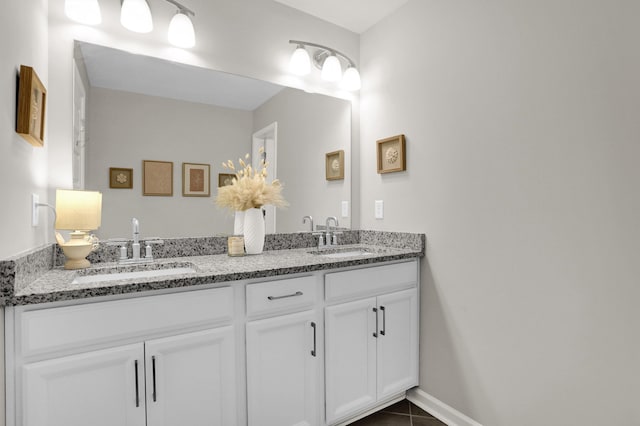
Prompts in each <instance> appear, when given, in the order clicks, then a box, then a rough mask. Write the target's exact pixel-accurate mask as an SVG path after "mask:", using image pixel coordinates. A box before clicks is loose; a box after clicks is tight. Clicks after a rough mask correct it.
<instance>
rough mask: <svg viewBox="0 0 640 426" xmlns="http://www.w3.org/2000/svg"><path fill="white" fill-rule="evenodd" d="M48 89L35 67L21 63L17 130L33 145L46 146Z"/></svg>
mask: <svg viewBox="0 0 640 426" xmlns="http://www.w3.org/2000/svg"><path fill="white" fill-rule="evenodd" d="M46 104H47V89H46V88H45V87H44V85H43V84H42V82H41V81H40V79H39V78H38V75H37V74H36V72H35V71H34V70H33V68H31V67H28V66H26V65H20V83H19V84H18V114H17V119H16V132H17V133H18V134H19V135H20V136H22V137H23V138H24V139H25V140H26V141H27V142H29V143H30V144H31V145H33V146H37V147H41V146H44V120H45V110H46Z"/></svg>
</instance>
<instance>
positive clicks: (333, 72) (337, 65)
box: [167, 0, 361, 91]
mask: <svg viewBox="0 0 640 426" xmlns="http://www.w3.org/2000/svg"><path fill="white" fill-rule="evenodd" d="M167 1H168V0H167ZM289 43H291V44H295V45H296V50H295V51H294V52H293V54H292V55H291V60H290V61H289V69H290V71H291V72H292V73H294V74H296V75H307V74H309V72H310V68H311V67H310V62H311V61H310V59H309V58H310V56H309V52H308V51H307V49H306V47H310V48H313V49H315V51H314V52H313V64H314V65H315V66H316V68H318V69H320V70H321V71H322V72H321V76H322V79H323V80H326V81H331V82H336V81H340V80H342V83H341V87H342V88H344V89H346V90H351V91H356V90H360V86H361V83H360V73H359V72H358V69H357V68H356V64H355V62H353V60H352V59H351V58H349V57H348V56H347V55H345V54H344V53H341V52H338V51H337V50H335V49H332V48H330V47H327V46H323V45H321V44H317V43H310V42H307V41H299V40H289ZM341 60H342V61H343V62H345V64H346V67H347V70H346V71H345V73H344V75H343V74H342V64H341V62H340V61H341Z"/></svg>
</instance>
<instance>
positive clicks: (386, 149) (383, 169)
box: [376, 135, 407, 173]
mask: <svg viewBox="0 0 640 426" xmlns="http://www.w3.org/2000/svg"><path fill="white" fill-rule="evenodd" d="M376 144H377V147H376V152H377V156H378V173H393V172H402V171H405V170H406V169H407V166H406V160H407V159H406V151H405V145H406V142H405V137H404V135H397V136H392V137H389V138H385V139H380V140H379V141H377V142H376Z"/></svg>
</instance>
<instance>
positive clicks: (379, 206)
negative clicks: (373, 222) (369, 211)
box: [375, 200, 384, 219]
mask: <svg viewBox="0 0 640 426" xmlns="http://www.w3.org/2000/svg"><path fill="white" fill-rule="evenodd" d="M375 215H376V219H384V201H382V200H376V205H375Z"/></svg>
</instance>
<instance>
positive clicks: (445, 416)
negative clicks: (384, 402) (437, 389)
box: [407, 388, 482, 426]
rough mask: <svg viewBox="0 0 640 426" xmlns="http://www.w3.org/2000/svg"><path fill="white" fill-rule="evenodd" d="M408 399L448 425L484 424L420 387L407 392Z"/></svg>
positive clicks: (478, 425) (475, 425) (470, 425)
mask: <svg viewBox="0 0 640 426" xmlns="http://www.w3.org/2000/svg"><path fill="white" fill-rule="evenodd" d="M407 399H408V400H409V401H411V402H413V403H414V404H416V405H417V406H418V407H420V408H422V409H423V410H424V411H426V412H428V413H429V414H431V415H432V416H433V417H435V418H437V419H438V420H440V421H441V422H444V423H446V424H447V426H482V425H481V424H480V423H478V422H476V421H475V420H473V419H471V418H469V417H467V416H465V415H464V414H462V413H461V412H459V411H458V410H456V409H455V408H453V407H450V406H448V405H447V404H445V403H444V402H442V401H440V400H439V399H438V398H435V397H433V396H431V395H429V394H428V393H426V392H425V391H423V390H422V389H420V388H413V389H411V390H409V391H408V392H407Z"/></svg>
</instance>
